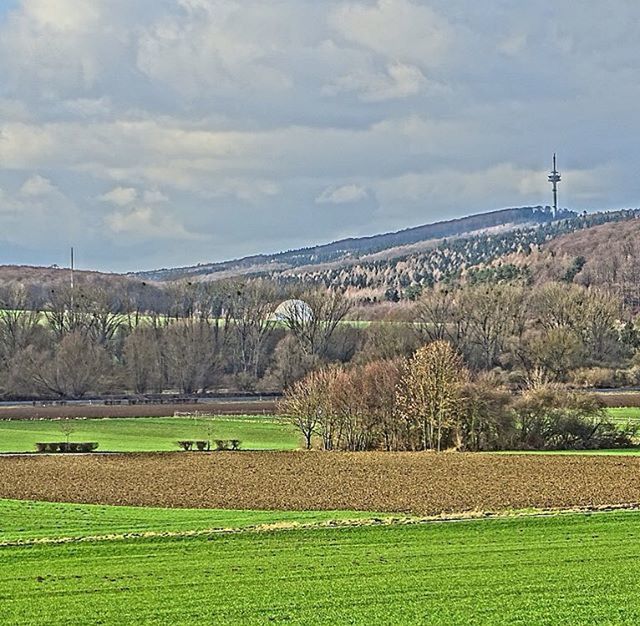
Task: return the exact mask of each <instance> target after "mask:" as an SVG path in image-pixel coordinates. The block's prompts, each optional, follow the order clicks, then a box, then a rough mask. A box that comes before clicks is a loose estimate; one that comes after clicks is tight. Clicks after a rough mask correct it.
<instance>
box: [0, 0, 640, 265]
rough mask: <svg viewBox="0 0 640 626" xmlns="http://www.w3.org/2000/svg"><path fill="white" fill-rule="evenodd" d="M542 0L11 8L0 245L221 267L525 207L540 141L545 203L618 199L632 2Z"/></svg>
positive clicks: (632, 171)
mask: <svg viewBox="0 0 640 626" xmlns="http://www.w3.org/2000/svg"><path fill="white" fill-rule="evenodd" d="M540 6H541V5H540V3H539V2H531V3H513V2H507V1H506V0H499V1H498V2H495V3H491V6H490V7H488V6H486V3H484V4H483V3H478V2H472V0H446V1H445V0H430V1H429V2H426V1H423V0H327V1H326V2H313V1H312V0H278V2H262V1H260V0H244V1H243V2H240V1H239V0H136V2H131V1H130V0H92V1H91V2H86V1H83V0H19V1H16V2H13V3H12V6H11V7H10V8H8V9H6V10H5V11H4V12H3V14H2V18H1V19H0V84H1V85H2V90H1V91H2V94H1V96H0V163H2V169H0V187H2V189H4V196H3V198H2V203H1V205H0V211H1V213H0V233H2V235H1V237H2V241H3V242H4V241H9V242H20V244H21V246H23V247H24V249H25V250H31V251H32V252H33V254H34V259H35V258H37V259H41V258H43V257H45V258H46V257H47V256H50V257H52V258H54V259H55V258H57V257H56V254H57V253H58V249H59V247H60V245H61V242H64V245H66V242H67V241H68V240H76V241H83V242H84V245H86V248H87V250H86V256H85V257H84V258H85V260H86V262H87V264H93V265H94V266H95V267H100V268H104V269H127V270H128V269H135V268H137V267H151V266H153V265H155V264H160V265H162V266H167V265H170V264H188V263H190V262H192V261H206V260H222V259H225V258H229V257H237V256H240V255H242V254H246V253H252V252H260V251H263V250H279V249H283V248H290V247H295V246H297V245H308V244H312V243H318V242H321V241H323V240H333V239H336V238H337V237H339V236H342V235H350V234H370V233H374V232H376V231H383V230H387V229H394V230H395V229H398V228H402V227H405V226H411V225H416V224H420V223H425V222H429V221H433V220H438V219H446V218H447V217H454V216H459V215H464V214H467V213H469V212H477V211H481V210H490V209H495V208H498V207H500V206H511V205H516V204H544V203H547V202H549V196H550V189H549V186H548V183H547V180H546V169H547V167H548V161H549V158H550V156H551V153H552V152H553V151H554V150H557V151H558V152H559V153H560V155H561V156H562V160H561V169H562V171H563V182H562V184H561V192H560V193H561V195H560V197H561V201H562V203H563V205H566V206H570V207H574V208H576V209H580V210H582V209H597V208H602V207H612V208H615V207H619V206H634V205H636V204H637V198H638V197H639V196H640V179H638V177H637V174H636V172H637V170H638V167H640V157H639V156H638V151H637V146H636V145H635V142H634V137H635V136H636V135H637V134H638V133H639V132H640V117H638V115H637V111H636V103H637V102H638V99H639V98H640V83H638V81H637V80H636V74H637V68H636V66H635V65H636V64H635V59H636V58H637V56H638V53H640V44H639V43H638V37H637V24H638V21H639V20H640V6H638V5H637V3H632V2H629V1H628V0H611V1H610V2H609V3H584V6H582V7H581V10H580V11H579V12H576V11H575V7H574V6H572V4H571V3H569V2H558V3H553V4H551V5H545V10H544V11H541V10H540ZM347 203H351V204H347ZM319 205H322V206H324V207H326V208H327V210H318V206H319ZM332 206H335V207H336V210H331V207H332ZM340 206H345V207H346V206H348V207H349V211H341V210H339V207H340ZM347 214H348V215H347ZM74 229H75V230H74ZM114 229H115V230H114ZM194 233H197V234H198V235H200V234H201V235H202V236H199V237H198V238H194V235H193V234H194ZM185 241H188V242H189V245H188V246H184V245H180V244H183V243H184V242H185ZM114 243H115V244H116V245H117V246H118V254H117V255H113V253H112V250H113V246H114ZM172 243H175V244H177V245H171V244H172ZM8 249H12V248H7V247H6V246H5V247H0V262H11V261H12V257H11V254H10V253H8V252H6V250H8ZM3 251H4V256H2V254H3ZM54 262H57V261H54Z"/></svg>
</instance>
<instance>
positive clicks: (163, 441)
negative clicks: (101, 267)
mask: <svg viewBox="0 0 640 626" xmlns="http://www.w3.org/2000/svg"><path fill="white" fill-rule="evenodd" d="M607 410H608V412H609V414H610V415H611V417H612V418H613V419H615V420H616V421H620V422H627V421H630V420H631V421H634V420H640V408H636V407H627V408H612V409H607ZM69 421H71V422H72V423H73V424H74V432H73V434H72V435H71V439H72V440H73V441H97V442H98V443H99V444H100V447H99V451H110V452H163V451H170V450H176V449H177V445H176V442H177V441H178V440H180V439H207V438H208V437H207V428H206V425H205V422H206V420H205V419H203V418H199V419H197V420H193V419H190V418H170V417H162V418H160V417H144V418H142V417H136V418H105V419H73V420H69ZM60 423H61V422H60V420H46V419H42V420H6V421H5V420H0V452H33V451H34V450H35V443H36V442H39V441H44V442H46V441H64V440H65V436H64V435H63V434H62V431H61V430H60ZM212 423H213V429H212V439H240V440H241V441H242V448H243V449H245V450H294V449H296V448H298V447H300V444H301V441H300V436H299V435H298V434H297V432H296V431H295V429H294V428H293V427H292V426H290V425H288V424H287V423H286V422H285V421H284V420H283V419H282V418H278V417H273V416H257V415H247V416H219V417H215V418H213V420H212ZM566 453H569V454H640V449H638V448H636V449H629V450H625V449H621V450H586V451H576V452H572V451H569V452H545V454H566Z"/></svg>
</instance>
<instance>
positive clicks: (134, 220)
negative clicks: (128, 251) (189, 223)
mask: <svg viewBox="0 0 640 626" xmlns="http://www.w3.org/2000/svg"><path fill="white" fill-rule="evenodd" d="M104 222H105V225H106V226H107V228H108V229H109V230H110V232H111V235H112V237H115V238H117V237H120V236H123V237H125V238H127V239H128V240H129V241H146V240H158V239H163V240H166V239H177V240H197V239H199V238H201V237H200V236H199V235H197V234H195V233H190V232H188V231H187V230H186V229H185V227H184V225H183V224H181V223H180V222H179V221H178V220H177V219H176V218H175V217H174V216H172V215H169V214H167V213H163V212H160V211H158V210H157V209H154V208H152V207H148V206H141V207H136V208H134V209H131V210H124V211H114V212H113V213H110V214H108V215H107V216H106V217H105V220H104Z"/></svg>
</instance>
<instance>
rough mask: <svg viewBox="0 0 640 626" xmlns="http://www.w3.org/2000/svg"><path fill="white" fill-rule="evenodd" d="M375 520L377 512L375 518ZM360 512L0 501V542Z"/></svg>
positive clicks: (287, 521)
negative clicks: (166, 507) (238, 509)
mask: <svg viewBox="0 0 640 626" xmlns="http://www.w3.org/2000/svg"><path fill="white" fill-rule="evenodd" d="M376 516H377V517H378V518H379V517H380V514H376ZM371 517H372V514H371V513H366V512H358V511H237V510H219V509H160V508H151V507H126V506H102V505H93V504H82V505H77V504H68V503H57V502H54V503H52V502H29V501H26V500H0V544H6V543H16V542H19V543H29V542H32V541H40V540H52V541H59V540H68V539H81V538H86V537H108V538H113V537H114V536H118V535H130V534H135V533H158V534H161V533H189V532H196V533H198V532H203V531H216V530H227V529H243V528H250V527H264V526H279V525H280V526H281V525H288V526H295V525H296V524H321V523H325V522H329V521H332V522H336V521H342V522H344V521H345V520H363V519H368V518H371Z"/></svg>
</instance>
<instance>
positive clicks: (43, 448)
mask: <svg viewBox="0 0 640 626" xmlns="http://www.w3.org/2000/svg"><path fill="white" fill-rule="evenodd" d="M47 447H48V444H46V443H36V452H46V451H47Z"/></svg>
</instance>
